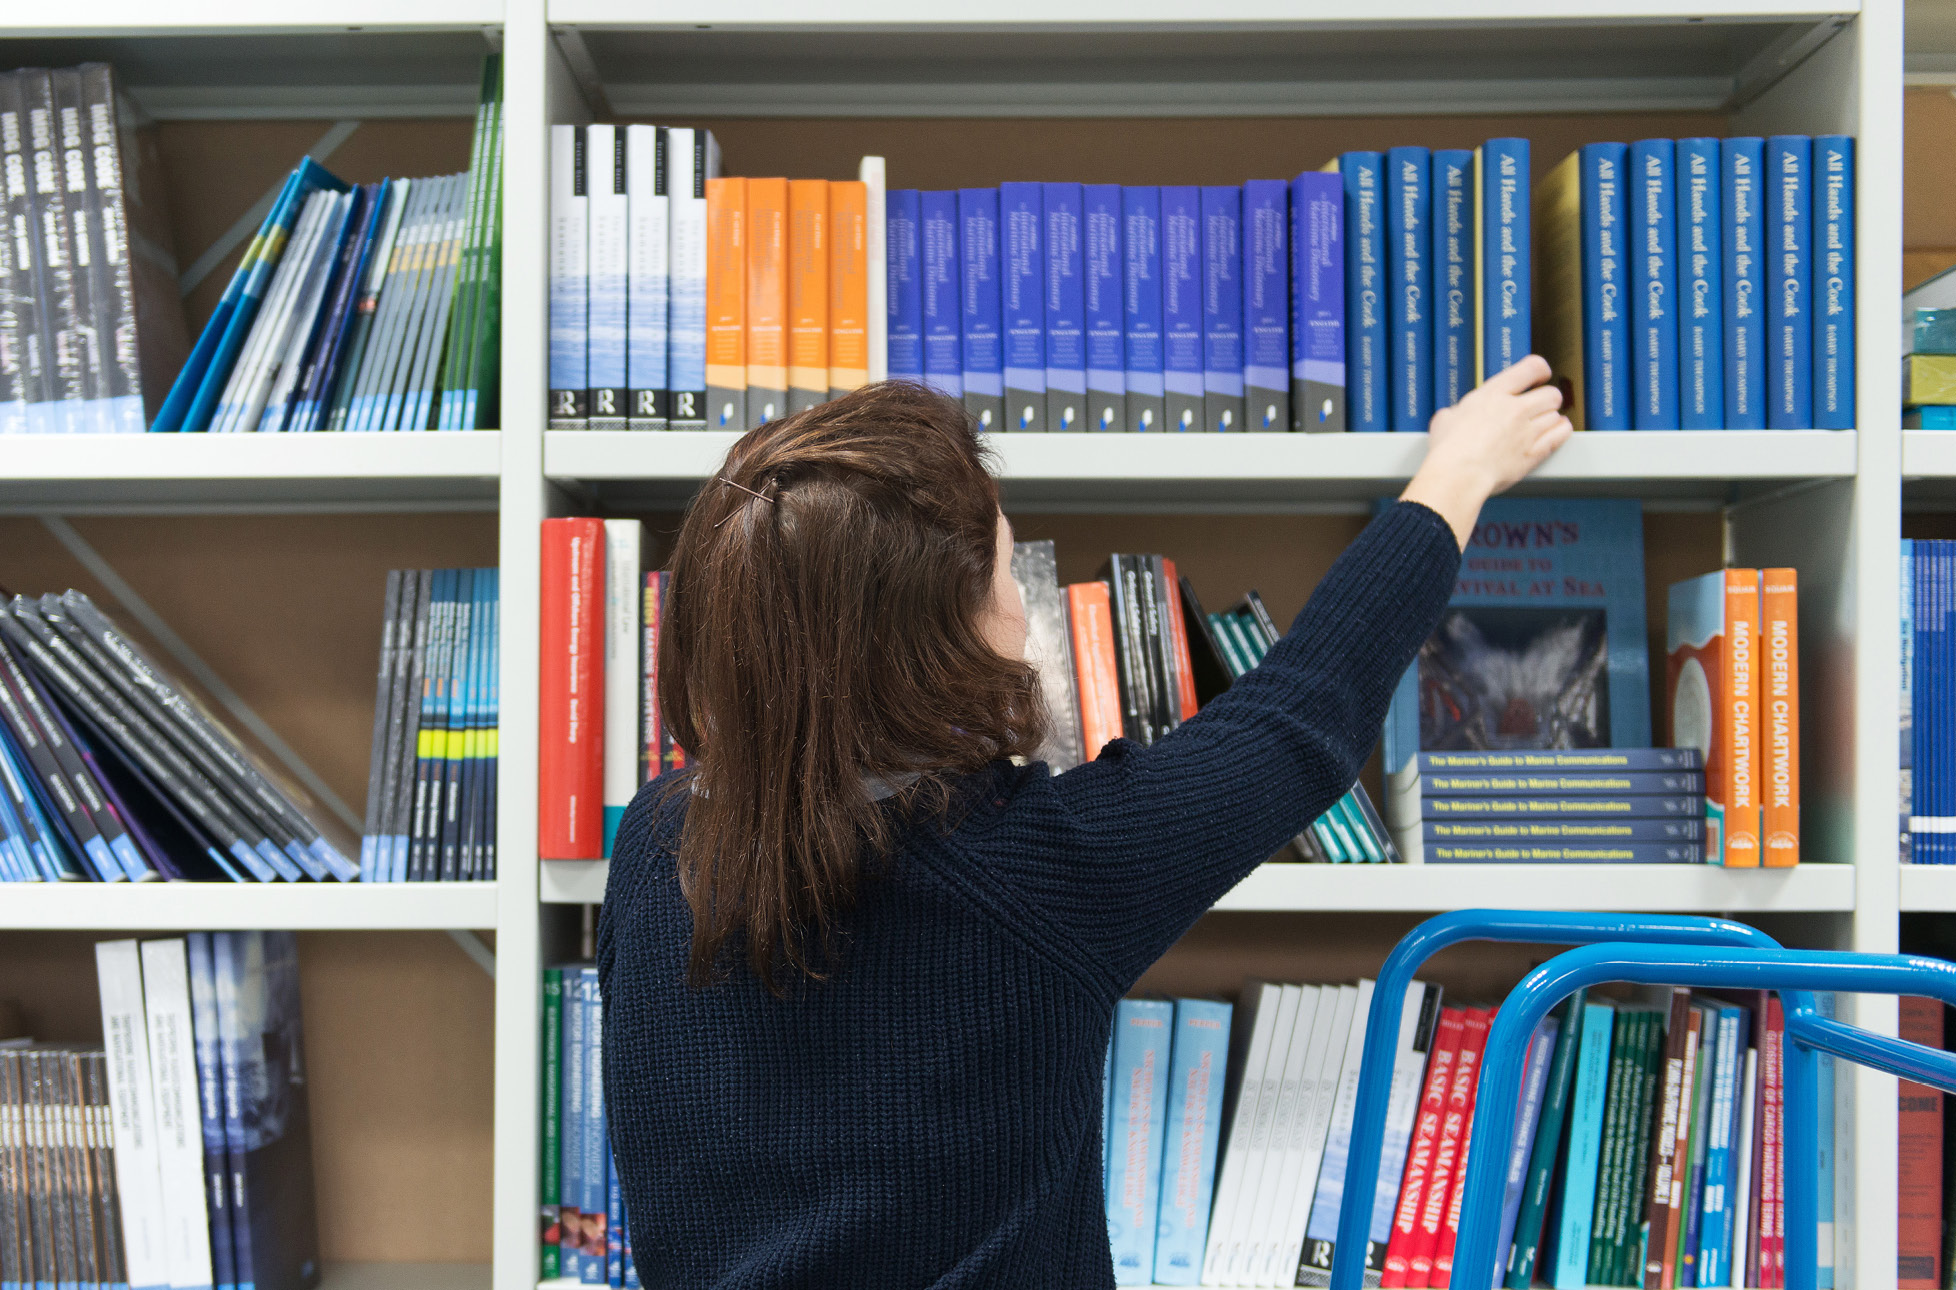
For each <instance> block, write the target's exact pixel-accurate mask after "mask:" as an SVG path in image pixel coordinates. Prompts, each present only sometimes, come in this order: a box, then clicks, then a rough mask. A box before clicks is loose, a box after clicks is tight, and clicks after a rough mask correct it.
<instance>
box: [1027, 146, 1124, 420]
mask: <svg viewBox="0 0 1956 1290" xmlns="http://www.w3.org/2000/svg"><path fill="white" fill-rule="evenodd" d="M1045 190H1046V191H1045V198H1046V428H1047V429H1048V430H1051V431H1053V432H1055V433H1069V432H1072V431H1076V430H1086V429H1090V428H1091V427H1092V424H1093V423H1092V420H1091V418H1090V417H1089V409H1088V404H1087V301H1086V282H1085V274H1086V267H1085V260H1084V256H1083V252H1082V249H1081V244H1080V239H1081V235H1082V232H1083V230H1082V228H1081V222H1082V220H1083V219H1084V215H1085V212H1084V211H1083V209H1082V202H1083V201H1084V197H1083V195H1082V192H1081V188H1080V185H1079V184H1047V185H1045ZM1109 264H1110V266H1111V264H1112V260H1111V259H1110V261H1109ZM1119 334H1120V332H1119V328H1118V324H1117V326H1116V330H1115V335H1116V336H1118V335H1119Z"/></svg>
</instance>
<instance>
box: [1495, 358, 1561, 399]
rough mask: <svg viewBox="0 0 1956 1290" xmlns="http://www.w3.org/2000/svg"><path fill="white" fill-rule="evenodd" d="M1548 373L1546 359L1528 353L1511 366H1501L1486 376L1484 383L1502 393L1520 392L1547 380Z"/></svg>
mask: <svg viewBox="0 0 1956 1290" xmlns="http://www.w3.org/2000/svg"><path fill="white" fill-rule="evenodd" d="M1549 375H1550V372H1549V365H1548V360H1547V359H1546V358H1543V357H1542V356H1541V355H1540V354H1530V355H1529V356H1528V357H1527V358H1524V359H1522V360H1521V361H1520V362H1519V363H1516V364H1514V365H1513V366H1512V367H1506V368H1503V369H1502V370H1501V371H1498V372H1496V373H1495V374H1494V375H1492V376H1490V377H1488V378H1487V381H1486V385H1487V387H1488V388H1489V389H1494V390H1499V391H1501V392H1502V393H1504V394H1520V393H1522V392H1523V391H1525V390H1532V389H1534V388H1535V387H1536V386H1537V385H1540V384H1541V383H1542V382H1543V381H1546V380H1548V378H1549Z"/></svg>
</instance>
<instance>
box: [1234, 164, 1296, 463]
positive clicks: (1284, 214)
mask: <svg viewBox="0 0 1956 1290" xmlns="http://www.w3.org/2000/svg"><path fill="white" fill-rule="evenodd" d="M1290 236H1291V214H1290V186H1289V185H1288V184H1286V183H1284V182H1283V181H1282V180H1279V179H1252V180H1249V181H1248V182H1246V183H1245V184H1244V185H1243V223H1242V238H1243V406H1244V421H1243V428H1244V429H1245V430H1260V431H1278V430H1289V429H1290V428H1291V415H1290V376H1289V371H1290V316H1291V303H1290V263H1291V250H1290Z"/></svg>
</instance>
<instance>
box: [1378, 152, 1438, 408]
mask: <svg viewBox="0 0 1956 1290" xmlns="http://www.w3.org/2000/svg"><path fill="white" fill-rule="evenodd" d="M1432 188H1433V165H1432V155H1431V154H1430V153H1429V152H1428V151H1427V150H1426V149H1425V148H1417V147H1405V148H1394V149H1392V150H1391V151H1389V152H1387V153H1386V157H1385V224H1386V283H1387V287H1386V344H1387V352H1388V353H1389V355H1390V357H1389V358H1388V359H1387V362H1386V390H1387V398H1388V406H1389V408H1390V411H1389V412H1388V414H1387V417H1386V421H1387V424H1388V425H1389V426H1390V427H1391V428H1392V429H1394V430H1401V431H1408V432H1412V433H1419V432H1421V431H1424V430H1425V429H1426V423H1427V422H1428V421H1430V420H1432V418H1433V380H1434V368H1433V263H1432V256H1433V230H1432V219H1433V191H1432Z"/></svg>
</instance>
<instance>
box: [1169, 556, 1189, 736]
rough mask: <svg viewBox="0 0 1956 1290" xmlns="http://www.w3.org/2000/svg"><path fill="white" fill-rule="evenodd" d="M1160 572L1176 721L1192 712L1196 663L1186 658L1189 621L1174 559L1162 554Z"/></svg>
mask: <svg viewBox="0 0 1956 1290" xmlns="http://www.w3.org/2000/svg"><path fill="white" fill-rule="evenodd" d="M1161 573H1162V578H1163V580H1164V581H1166V582H1167V583H1168V643H1169V645H1170V646H1171V647H1173V649H1174V651H1175V690H1176V699H1177V705H1176V707H1177V711H1178V712H1179V714H1180V715H1179V716H1178V717H1177V718H1176V720H1178V721H1187V720H1188V719H1189V718H1190V717H1192V716H1194V715H1195V709H1196V702H1195V663H1194V661H1193V660H1192V659H1190V658H1189V632H1188V624H1187V623H1185V622H1183V621H1182V579H1181V578H1180V576H1179V575H1177V574H1176V572H1175V562H1174V561H1173V560H1170V559H1168V558H1167V557H1165V556H1164V557H1163V558H1162V562H1161Z"/></svg>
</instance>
